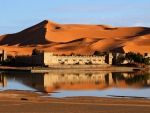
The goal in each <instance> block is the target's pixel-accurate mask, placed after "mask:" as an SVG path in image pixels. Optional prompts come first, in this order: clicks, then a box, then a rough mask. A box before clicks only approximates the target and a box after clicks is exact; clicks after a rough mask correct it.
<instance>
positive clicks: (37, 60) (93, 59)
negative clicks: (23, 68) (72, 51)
mask: <svg viewBox="0 0 150 113" xmlns="http://www.w3.org/2000/svg"><path fill="white" fill-rule="evenodd" d="M15 59H16V62H20V63H25V64H35V65H44V66H50V65H66V64H67V65H78V64H82V65H84V64H87V65H88V64H95V65H98V64H112V60H113V55H112V53H109V54H108V55H106V56H95V55H91V56H59V55H54V54H53V52H41V53H37V55H31V56H29V55H28V56H25V55H23V56H16V57H15Z"/></svg>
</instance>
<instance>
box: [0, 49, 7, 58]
mask: <svg viewBox="0 0 150 113" xmlns="http://www.w3.org/2000/svg"><path fill="white" fill-rule="evenodd" d="M6 59H7V51H5V50H0V61H4V60H6Z"/></svg>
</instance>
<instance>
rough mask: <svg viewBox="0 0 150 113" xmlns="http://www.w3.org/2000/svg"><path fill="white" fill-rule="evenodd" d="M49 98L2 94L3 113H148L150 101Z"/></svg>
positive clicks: (17, 92) (33, 94)
mask: <svg viewBox="0 0 150 113" xmlns="http://www.w3.org/2000/svg"><path fill="white" fill-rule="evenodd" d="M47 95H48V94H37V93H34V92H27V91H25V92H23V91H1V92H0V112H2V113H131V112H133V113H149V111H150V100H149V99H144V98H143V99H142V98H99V97H66V98H50V97H49V98H48V97H46V98H43V97H41V96H47Z"/></svg>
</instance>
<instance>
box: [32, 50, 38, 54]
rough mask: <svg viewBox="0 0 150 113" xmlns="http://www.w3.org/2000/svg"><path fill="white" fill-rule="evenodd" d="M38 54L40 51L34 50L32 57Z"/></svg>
mask: <svg viewBox="0 0 150 113" xmlns="http://www.w3.org/2000/svg"><path fill="white" fill-rule="evenodd" d="M37 53H40V50H37V49H33V50H32V55H37Z"/></svg>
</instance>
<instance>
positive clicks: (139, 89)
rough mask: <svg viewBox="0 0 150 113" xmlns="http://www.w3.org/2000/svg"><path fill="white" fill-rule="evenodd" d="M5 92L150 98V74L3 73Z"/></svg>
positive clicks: (1, 83) (1, 82)
mask: <svg viewBox="0 0 150 113" xmlns="http://www.w3.org/2000/svg"><path fill="white" fill-rule="evenodd" d="M65 72H66V71H65ZM3 90H23V91H33V92H38V93H48V94H49V97H59V98H61V97H72V96H95V97H141V98H143V97H145V98H150V73H148V72H140V71H139V72H107V71H106V72H105V71H100V72H82V73H78V72H76V73H71V72H69V73H62V72H61V73H60V72H57V71H54V72H53V73H28V72H1V73H0V91H3Z"/></svg>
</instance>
